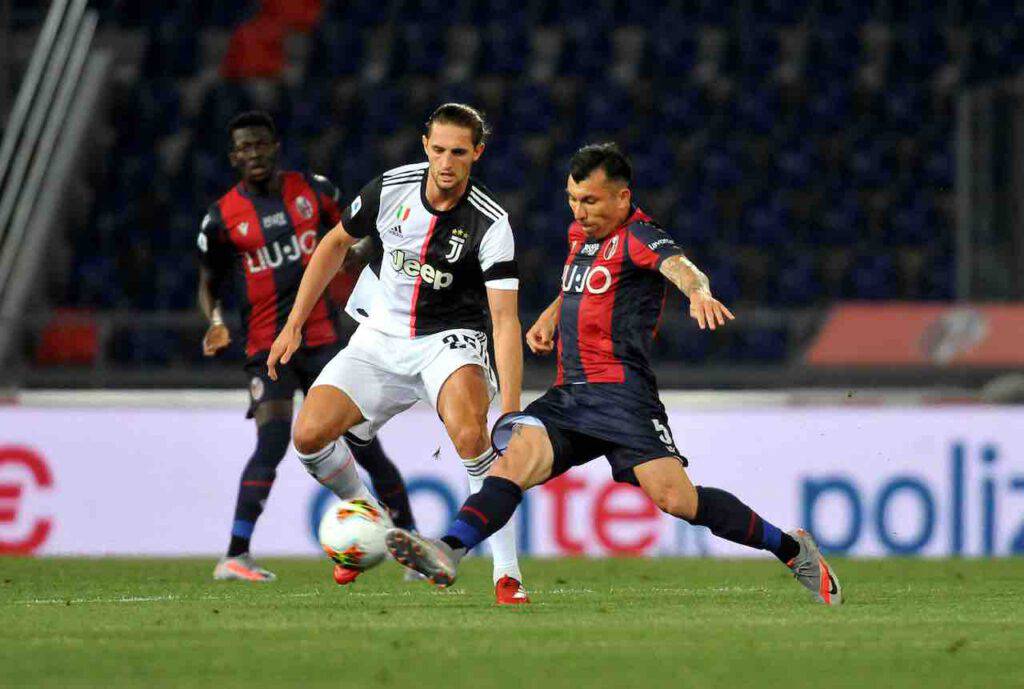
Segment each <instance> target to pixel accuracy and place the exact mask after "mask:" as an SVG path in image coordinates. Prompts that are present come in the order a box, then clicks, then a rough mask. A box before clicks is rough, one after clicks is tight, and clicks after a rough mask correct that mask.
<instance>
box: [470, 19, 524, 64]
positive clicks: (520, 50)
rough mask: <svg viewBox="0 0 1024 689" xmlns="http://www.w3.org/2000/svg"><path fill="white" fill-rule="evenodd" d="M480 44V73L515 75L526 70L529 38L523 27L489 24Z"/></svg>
mask: <svg viewBox="0 0 1024 689" xmlns="http://www.w3.org/2000/svg"><path fill="white" fill-rule="evenodd" d="M481 44H482V45H481V54H482V57H481V60H480V70H481V72H483V73H485V74H501V75H515V74H520V73H522V72H523V70H524V69H525V68H526V56H527V54H528V53H527V50H526V48H527V47H528V46H529V45H530V37H529V34H528V33H527V30H526V27H525V26H522V25H518V24H491V25H490V26H488V27H487V29H486V30H484V31H483V33H482V41H481Z"/></svg>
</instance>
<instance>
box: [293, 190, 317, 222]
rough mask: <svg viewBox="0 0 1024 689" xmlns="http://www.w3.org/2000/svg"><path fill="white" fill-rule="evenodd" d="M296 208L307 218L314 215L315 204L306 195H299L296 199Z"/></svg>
mask: <svg viewBox="0 0 1024 689" xmlns="http://www.w3.org/2000/svg"><path fill="white" fill-rule="evenodd" d="M295 210H297V211H299V215H301V216H302V217H303V218H305V219H306V220H309V219H310V218H312V217H313V204H311V203H310V202H309V199H307V198H306V197H305V196H299V197H298V198H296V199H295Z"/></svg>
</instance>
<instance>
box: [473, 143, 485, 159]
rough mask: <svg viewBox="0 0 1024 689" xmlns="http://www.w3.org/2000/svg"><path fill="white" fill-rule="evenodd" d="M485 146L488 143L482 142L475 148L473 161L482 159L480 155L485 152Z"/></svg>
mask: <svg viewBox="0 0 1024 689" xmlns="http://www.w3.org/2000/svg"><path fill="white" fill-rule="evenodd" d="M484 146H486V144H480V145H479V146H477V147H476V148H474V149H473V162H474V163H475V162H476V161H478V160H480V156H482V155H483V154H484Z"/></svg>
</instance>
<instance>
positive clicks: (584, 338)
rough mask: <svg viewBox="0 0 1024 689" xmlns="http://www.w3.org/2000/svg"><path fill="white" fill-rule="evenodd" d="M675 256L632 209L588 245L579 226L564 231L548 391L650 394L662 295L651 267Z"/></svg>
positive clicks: (662, 283) (662, 284)
mask: <svg viewBox="0 0 1024 689" xmlns="http://www.w3.org/2000/svg"><path fill="white" fill-rule="evenodd" d="M682 253H683V252H682V249H680V248H679V245H678V244H676V242H675V240H674V239H673V238H672V237H671V236H670V235H669V234H668V233H667V232H665V231H664V230H663V229H662V228H661V227H659V226H658V225H657V224H655V223H654V222H653V221H652V220H651V218H650V217H648V216H647V215H646V214H645V213H644V212H643V211H642V210H640V209H639V208H636V207H634V208H633V209H632V213H631V214H630V216H629V219H628V220H626V222H625V223H624V224H623V225H621V226H620V227H618V228H617V229H615V230H614V231H613V232H611V233H610V234H609V235H608V236H606V237H605V238H604V239H600V240H598V239H588V238H587V236H586V234H584V232H583V228H582V227H581V226H580V225H579V223H576V222H574V223H573V224H572V225H570V226H569V256H568V258H567V259H566V261H565V266H564V268H563V269H562V306H561V313H560V317H559V324H558V333H559V338H558V378H557V380H556V381H555V385H575V384H581V383H630V384H632V383H638V384H640V385H641V386H642V387H643V388H645V389H648V390H656V384H655V379H654V372H653V371H652V370H651V366H650V361H649V359H650V352H651V343H652V342H653V340H654V336H655V333H656V332H657V328H658V321H659V319H660V318H661V311H662V308H663V306H664V304H665V295H666V289H667V282H666V280H665V278H664V277H663V276H662V275H661V273H659V272H658V268H659V267H660V266H661V263H662V261H664V260H665V259H666V258H669V257H670V256H677V255H680V254H682Z"/></svg>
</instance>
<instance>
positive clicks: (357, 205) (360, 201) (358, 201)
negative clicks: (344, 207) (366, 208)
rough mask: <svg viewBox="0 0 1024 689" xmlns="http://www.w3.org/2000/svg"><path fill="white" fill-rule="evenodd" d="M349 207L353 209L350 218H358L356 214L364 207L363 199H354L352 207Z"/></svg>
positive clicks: (358, 197) (359, 197)
mask: <svg viewBox="0 0 1024 689" xmlns="http://www.w3.org/2000/svg"><path fill="white" fill-rule="evenodd" d="M349 207H350V208H351V209H352V210H351V212H350V213H349V217H350V218H354V217H356V213H358V212H359V209H360V208H362V207H363V197H362V196H357V197H355V198H354V199H352V205H351V206H349Z"/></svg>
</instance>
